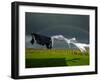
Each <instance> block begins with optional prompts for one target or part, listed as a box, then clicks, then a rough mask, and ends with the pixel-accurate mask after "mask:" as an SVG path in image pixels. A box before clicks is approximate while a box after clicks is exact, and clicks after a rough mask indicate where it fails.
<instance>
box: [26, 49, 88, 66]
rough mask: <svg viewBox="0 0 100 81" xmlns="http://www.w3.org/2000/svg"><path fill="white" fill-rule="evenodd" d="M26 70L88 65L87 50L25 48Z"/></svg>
mask: <svg viewBox="0 0 100 81" xmlns="http://www.w3.org/2000/svg"><path fill="white" fill-rule="evenodd" d="M25 53H26V54H25V66H26V68H36V67H59V66H80V65H89V50H88V49H87V52H85V53H81V52H80V51H79V50H77V49H73V50H72V49H32V48H26V52H25Z"/></svg>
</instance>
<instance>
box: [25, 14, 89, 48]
mask: <svg viewBox="0 0 100 81" xmlns="http://www.w3.org/2000/svg"><path fill="white" fill-rule="evenodd" d="M25 23H26V25H25V26H26V39H25V40H26V42H25V43H26V47H27V48H38V47H43V46H40V45H37V44H34V45H31V44H30V40H31V36H30V34H31V33H32V32H34V33H37V34H41V35H45V36H53V35H63V36H65V37H66V38H69V39H70V38H73V37H75V38H76V40H77V41H78V42H81V43H87V44H88V43H89V15H71V14H51V13H29V12H26V13H25ZM64 43H65V42H62V43H61V42H60V41H56V43H55V48H56V47H59V48H60V47H61V48H62V47H66V46H65V44H64Z"/></svg>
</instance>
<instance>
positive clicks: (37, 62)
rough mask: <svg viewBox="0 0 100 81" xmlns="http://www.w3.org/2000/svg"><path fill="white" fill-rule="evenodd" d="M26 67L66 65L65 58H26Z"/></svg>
mask: <svg viewBox="0 0 100 81" xmlns="http://www.w3.org/2000/svg"><path fill="white" fill-rule="evenodd" d="M25 62H26V63H25V64H26V66H25V67H26V68H36V67H57V66H67V63H66V60H65V58H50V59H26V61H25Z"/></svg>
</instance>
